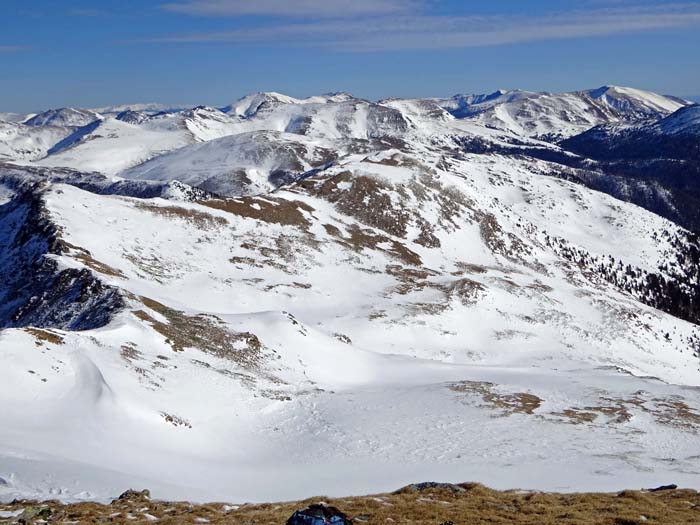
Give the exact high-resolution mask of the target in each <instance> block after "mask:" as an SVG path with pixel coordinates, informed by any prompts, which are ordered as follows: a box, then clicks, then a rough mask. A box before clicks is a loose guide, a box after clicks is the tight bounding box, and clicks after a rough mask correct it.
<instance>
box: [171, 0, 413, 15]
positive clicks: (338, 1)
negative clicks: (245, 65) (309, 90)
mask: <svg viewBox="0 0 700 525" xmlns="http://www.w3.org/2000/svg"><path fill="white" fill-rule="evenodd" d="M417 6H418V3H417V0H189V1H186V2H172V3H168V4H163V5H162V6H161V7H162V8H163V9H165V10H167V11H172V12H176V13H184V14H188V15H200V16H246V15H262V16H283V17H311V18H336V17H353V16H358V15H386V14H389V13H402V12H409V11H412V10H413V9H415V8H416V7H417Z"/></svg>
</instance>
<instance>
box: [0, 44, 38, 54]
mask: <svg viewBox="0 0 700 525" xmlns="http://www.w3.org/2000/svg"><path fill="white" fill-rule="evenodd" d="M29 49H31V48H30V47H29V46H7V45H0V53H19V52H20V51H27V50H29Z"/></svg>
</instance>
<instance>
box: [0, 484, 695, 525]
mask: <svg viewBox="0 0 700 525" xmlns="http://www.w3.org/2000/svg"><path fill="white" fill-rule="evenodd" d="M318 502H324V503H327V504H330V505H333V506H336V507H338V508H339V509H340V510H342V511H343V512H345V513H346V514H347V515H348V516H349V517H350V518H351V519H352V520H353V522H354V523H355V525H362V524H368V525H369V524H380V523H381V524H383V525H386V524H396V523H411V524H419V525H422V524H426V525H445V524H454V525H472V524H486V523H488V524H499V523H503V524H506V523H507V524H532V525H545V524H550V523H551V524H557V525H564V524H581V525H583V524H585V525H593V524H596V525H598V524H600V525H651V524H664V525H683V524H693V525H698V524H700V493H698V492H697V491H694V490H685V489H683V490H681V489H677V490H663V491H658V492H650V491H634V490H627V491H623V492H619V493H613V494H602V493H590V494H556V493H544V492H523V491H505V492H499V491H495V490H491V489H488V488H486V487H484V486H483V485H480V484H477V483H464V484H460V485H447V484H419V485H411V486H409V487H406V488H404V489H401V490H399V491H397V492H395V493H391V494H379V495H376V496H361V497H349V498H325V497H317V498H311V499H308V500H304V501H298V502H287V503H266V504H243V505H226V504H223V503H209V504H203V505H195V504H190V503H178V502H165V501H156V500H151V499H149V498H148V497H147V495H146V494H145V493H137V492H131V493H126V494H125V495H123V496H122V497H121V498H120V499H118V500H115V501H114V502H112V503H111V504H110V505H100V504H97V503H77V504H71V505H62V504H60V503H58V502H55V501H48V502H43V503H38V502H32V501H15V502H12V503H11V504H8V505H0V512H1V513H0V516H7V515H8V513H9V512H13V513H17V512H19V511H20V510H23V512H24V513H23V514H20V515H17V516H14V517H10V518H4V519H0V523H63V524H68V523H71V524H79V523H130V524H137V523H151V524H152V523H159V524H180V523H192V524H194V523H214V524H216V523H231V524H238V523H241V524H243V523H246V524H248V523H256V524H267V523H270V524H273V523H274V524H284V523H285V522H286V520H287V518H288V517H289V516H290V515H291V514H292V512H293V511H294V510H296V509H301V508H305V507H306V506H307V505H309V504H311V503H318Z"/></svg>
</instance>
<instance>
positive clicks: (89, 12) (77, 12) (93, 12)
mask: <svg viewBox="0 0 700 525" xmlns="http://www.w3.org/2000/svg"><path fill="white" fill-rule="evenodd" d="M69 14H70V15H72V16H85V17H89V18H94V17H97V16H103V15H104V14H105V13H104V11H101V10H99V9H93V8H89V9H78V8H76V9H71V10H70V11H69Z"/></svg>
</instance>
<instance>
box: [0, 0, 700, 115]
mask: <svg viewBox="0 0 700 525" xmlns="http://www.w3.org/2000/svg"><path fill="white" fill-rule="evenodd" d="M699 51H700V1H683V0H679V1H659V0H657V1H650V0H568V1H567V0H557V1H552V0H517V1H516V0H492V1H490V2H488V1H483V0H479V1H471V0H462V1H458V0H352V1H351V0H344V1H338V0H148V1H147V0H118V1H117V0H100V1H95V0H93V1H88V0H31V1H27V0H0V111H34V110H38V109H42V108H47V107H57V106H67V105H72V106H84V107H91V106H92V107H94V106H101V105H107V104H114V103H127V102H152V101H157V102H164V103H168V104H211V105H224V104H227V103H229V102H230V101H232V100H234V99H236V98H238V97H240V96H242V95H244V94H246V93H249V92H253V91H279V92H283V93H286V94H289V95H292V96H308V95H312V94H318V93H324V92H329V91H349V92H351V93H353V94H355V95H357V96H361V97H366V98H370V99H377V98H382V97H387V96H416V97H418V96H448V95H452V94H454V93H458V92H460V93H465V92H469V93H471V92H477V93H481V92H490V91H493V90H495V89H498V88H521V89H531V90H547V91H562V90H574V89H584V88H592V87H597V86H600V85H603V84H618V85H628V86H635V87H641V88H645V89H651V90H654V91H658V92H662V93H668V94H674V95H678V96H699V95H700V52H699Z"/></svg>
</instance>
